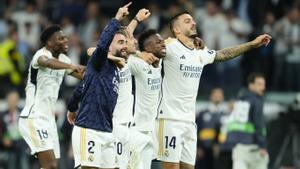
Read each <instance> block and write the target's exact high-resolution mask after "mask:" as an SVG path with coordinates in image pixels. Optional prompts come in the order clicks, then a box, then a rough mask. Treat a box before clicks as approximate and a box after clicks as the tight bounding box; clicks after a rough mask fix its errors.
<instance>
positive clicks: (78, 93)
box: [67, 84, 83, 112]
mask: <svg viewBox="0 0 300 169" xmlns="http://www.w3.org/2000/svg"><path fill="white" fill-rule="evenodd" d="M82 92H83V84H80V85H78V86H77V87H76V88H75V89H74V92H73V94H72V96H71V98H70V99H69V101H68V105H67V108H68V110H69V111H71V112H76V111H77V110H78V106H79V102H80V100H81V97H82Z"/></svg>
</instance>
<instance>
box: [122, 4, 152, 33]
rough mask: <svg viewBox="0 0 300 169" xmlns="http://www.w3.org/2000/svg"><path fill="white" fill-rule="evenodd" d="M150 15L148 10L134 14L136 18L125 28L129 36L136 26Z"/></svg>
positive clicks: (141, 10)
mask: <svg viewBox="0 0 300 169" xmlns="http://www.w3.org/2000/svg"><path fill="white" fill-rule="evenodd" d="M150 15H151V13H150V11H149V10H148V9H145V8H143V9H140V10H139V12H138V13H137V14H136V16H135V17H134V18H133V19H132V20H131V22H130V23H129V25H128V26H127V32H128V34H129V35H130V36H133V32H134V30H135V28H136V27H137V25H138V24H139V23H140V22H142V21H144V20H145V19H147V18H148V17H149V16H150Z"/></svg>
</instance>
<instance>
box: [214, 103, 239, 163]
mask: <svg viewBox="0 0 300 169" xmlns="http://www.w3.org/2000/svg"><path fill="white" fill-rule="evenodd" d="M233 104H234V101H230V102H229V103H228V111H224V112H222V113H221V115H220V120H219V133H218V143H219V147H218V148H219V149H218V152H217V160H216V161H215V162H216V165H215V166H216V167H215V169H232V149H233V147H234V145H235V143H234V142H230V140H228V139H227V135H228V134H229V133H227V127H228V124H229V122H230V118H231V112H232V110H233Z"/></svg>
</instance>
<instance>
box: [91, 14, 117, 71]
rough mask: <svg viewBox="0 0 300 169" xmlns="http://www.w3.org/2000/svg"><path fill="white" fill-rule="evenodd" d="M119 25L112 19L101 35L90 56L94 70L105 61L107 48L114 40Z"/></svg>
mask: <svg viewBox="0 0 300 169" xmlns="http://www.w3.org/2000/svg"><path fill="white" fill-rule="evenodd" d="M119 28H120V23H119V21H118V20H116V19H112V20H111V21H110V22H109V24H108V25H107V26H106V27H105V29H104V30H103V32H102V33H101V36H100V39H99V41H98V43H97V47H96V49H95V51H94V52H93V54H92V56H91V62H92V63H93V65H94V67H95V68H98V67H99V65H100V64H101V63H102V62H104V60H106V59H107V56H104V55H107V52H108V48H109V46H110V44H111V42H112V40H113V38H114V35H115V33H116V32H117V31H118V30H119Z"/></svg>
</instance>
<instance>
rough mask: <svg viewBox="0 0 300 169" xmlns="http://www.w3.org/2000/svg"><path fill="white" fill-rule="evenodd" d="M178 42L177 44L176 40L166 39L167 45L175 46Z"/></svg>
mask: <svg viewBox="0 0 300 169" xmlns="http://www.w3.org/2000/svg"><path fill="white" fill-rule="evenodd" d="M176 42H177V39H176V38H172V37H168V38H167V39H165V44H166V45H172V44H175V43H176Z"/></svg>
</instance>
